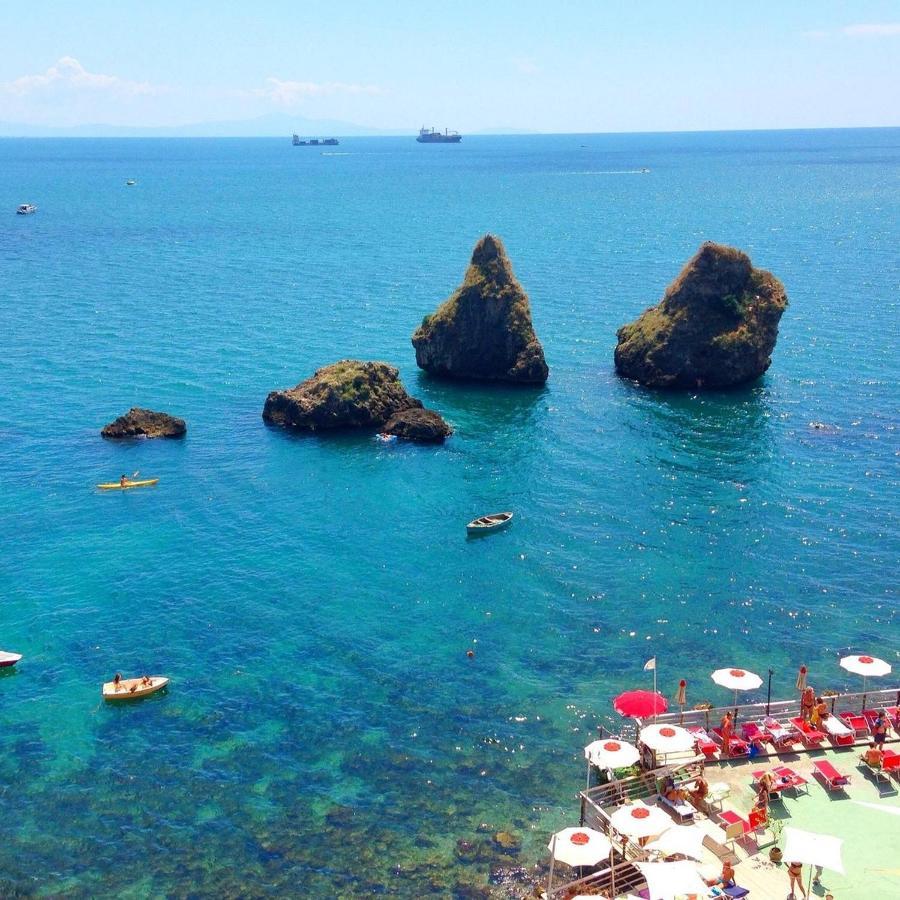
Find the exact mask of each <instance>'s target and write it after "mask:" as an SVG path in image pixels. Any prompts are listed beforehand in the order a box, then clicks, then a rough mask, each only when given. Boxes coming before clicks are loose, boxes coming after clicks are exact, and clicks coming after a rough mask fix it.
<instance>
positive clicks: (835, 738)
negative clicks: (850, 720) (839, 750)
mask: <svg viewBox="0 0 900 900" xmlns="http://www.w3.org/2000/svg"><path fill="white" fill-rule="evenodd" d="M821 725H822V728H824V729H825V731H826V732H827V733H828V736H829V737H830V738H831V742H832V743H833V744H834V745H835V746H837V747H849V746H852V745H853V744H855V743H856V732H855V731H854V730H853V729H852V728H850V727H849V726H848V725H846V724H844V723H843V722H842V721H841V720H840V719H839V718H838V717H837V716H826V717H825V718H824V719H822V722H821Z"/></svg>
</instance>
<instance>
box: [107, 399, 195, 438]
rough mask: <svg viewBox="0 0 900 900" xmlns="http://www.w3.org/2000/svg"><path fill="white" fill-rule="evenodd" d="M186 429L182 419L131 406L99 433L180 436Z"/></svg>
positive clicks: (115, 435) (122, 436) (137, 435)
mask: <svg viewBox="0 0 900 900" xmlns="http://www.w3.org/2000/svg"><path fill="white" fill-rule="evenodd" d="M186 431H187V425H185V423H184V419H178V418H176V417H175V416H170V415H168V413H162V412H153V410H152V409H141V408H140V407H138V406H133V407H132V408H131V409H129V410H128V412H127V413H125V415H124V416H119V418H118V419H116V420H115V422H110V423H109V425H104V426H103V429H102V431H101V432H100V434H102V435H103V437H105V438H133V437H146V438H158V437H181V436H182V435H183V434H184V433H185V432H186Z"/></svg>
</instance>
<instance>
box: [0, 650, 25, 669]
mask: <svg viewBox="0 0 900 900" xmlns="http://www.w3.org/2000/svg"><path fill="white" fill-rule="evenodd" d="M21 658H22V654H21V653H7V652H6V651H5V650H0V668H6V667H8V666H14V665H15V664H16V663H17V662H18V661H19V660H20V659H21Z"/></svg>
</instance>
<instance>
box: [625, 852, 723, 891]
mask: <svg viewBox="0 0 900 900" xmlns="http://www.w3.org/2000/svg"><path fill="white" fill-rule="evenodd" d="M635 865H636V866H637V867H638V869H640V872H641V875H643V876H644V878H645V879H646V880H647V888H648V889H649V893H650V900H674V898H676V897H684V896H690V895H695V896H697V897H706V896H707V895H708V894H709V888H708V887H707V885H706V882H705V881H704V880H703V879H702V878H701V877H700V873H699V872H698V871H697V864H696V863H693V862H688V861H687V860H683V861H681V862H664V863H645V862H636V863H635Z"/></svg>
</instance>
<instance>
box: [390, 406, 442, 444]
mask: <svg viewBox="0 0 900 900" xmlns="http://www.w3.org/2000/svg"><path fill="white" fill-rule="evenodd" d="M384 433H385V434H395V435H396V436H397V437H398V438H403V439H404V440H407V441H417V442H418V443H420V444H440V443H441V442H443V440H444V439H445V438H447V437H449V436H450V435H451V434H453V429H452V428H451V427H450V426H449V425H448V424H447V423H446V422H445V421H444V419H443V418H442V417H441V416H440V414H439V413H436V412H435V411H434V410H433V409H420V408H418V407H413V408H411V409H404V410H403V411H402V412H398V413H395V414H394V415H393V416H391V417H390V419H388V422H387V424H386V425H385V426H384Z"/></svg>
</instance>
